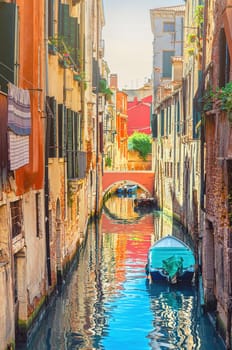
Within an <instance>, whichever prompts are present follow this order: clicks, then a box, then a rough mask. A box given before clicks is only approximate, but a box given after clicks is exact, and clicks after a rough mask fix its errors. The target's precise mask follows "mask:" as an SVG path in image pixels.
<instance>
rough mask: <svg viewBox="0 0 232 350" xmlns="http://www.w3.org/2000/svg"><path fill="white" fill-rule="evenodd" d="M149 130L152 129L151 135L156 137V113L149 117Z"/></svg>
mask: <svg viewBox="0 0 232 350" xmlns="http://www.w3.org/2000/svg"><path fill="white" fill-rule="evenodd" d="M151 130H152V137H153V138H157V136H158V132H157V114H153V115H152V117H151Z"/></svg>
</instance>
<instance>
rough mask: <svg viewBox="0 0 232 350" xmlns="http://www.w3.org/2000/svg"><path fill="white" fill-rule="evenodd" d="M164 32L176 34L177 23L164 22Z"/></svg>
mask: <svg viewBox="0 0 232 350" xmlns="http://www.w3.org/2000/svg"><path fill="white" fill-rule="evenodd" d="M163 32H171V33H173V32H175V23H174V22H164V23H163Z"/></svg>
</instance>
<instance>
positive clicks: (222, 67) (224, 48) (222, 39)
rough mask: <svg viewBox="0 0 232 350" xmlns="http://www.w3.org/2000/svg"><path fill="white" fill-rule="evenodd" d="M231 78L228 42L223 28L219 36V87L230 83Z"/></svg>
mask: <svg viewBox="0 0 232 350" xmlns="http://www.w3.org/2000/svg"><path fill="white" fill-rule="evenodd" d="M229 77H230V55H229V50H228V45H227V41H226V35H225V31H224V29H223V28H222V29H221V30H220V34H219V87H223V86H225V85H226V83H228V82H229Z"/></svg>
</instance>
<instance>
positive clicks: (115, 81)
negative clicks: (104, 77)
mask: <svg viewBox="0 0 232 350" xmlns="http://www.w3.org/2000/svg"><path fill="white" fill-rule="evenodd" d="M110 88H113V89H117V88H118V76H117V74H110Z"/></svg>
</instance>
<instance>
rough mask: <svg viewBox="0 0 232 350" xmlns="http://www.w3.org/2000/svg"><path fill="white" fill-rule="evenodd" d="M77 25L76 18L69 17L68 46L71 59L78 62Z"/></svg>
mask: <svg viewBox="0 0 232 350" xmlns="http://www.w3.org/2000/svg"><path fill="white" fill-rule="evenodd" d="M77 28H78V25H77V18H75V17H70V43H69V44H70V47H71V48H72V52H71V56H72V59H73V61H74V62H75V63H76V64H77V63H78V29H77Z"/></svg>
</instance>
